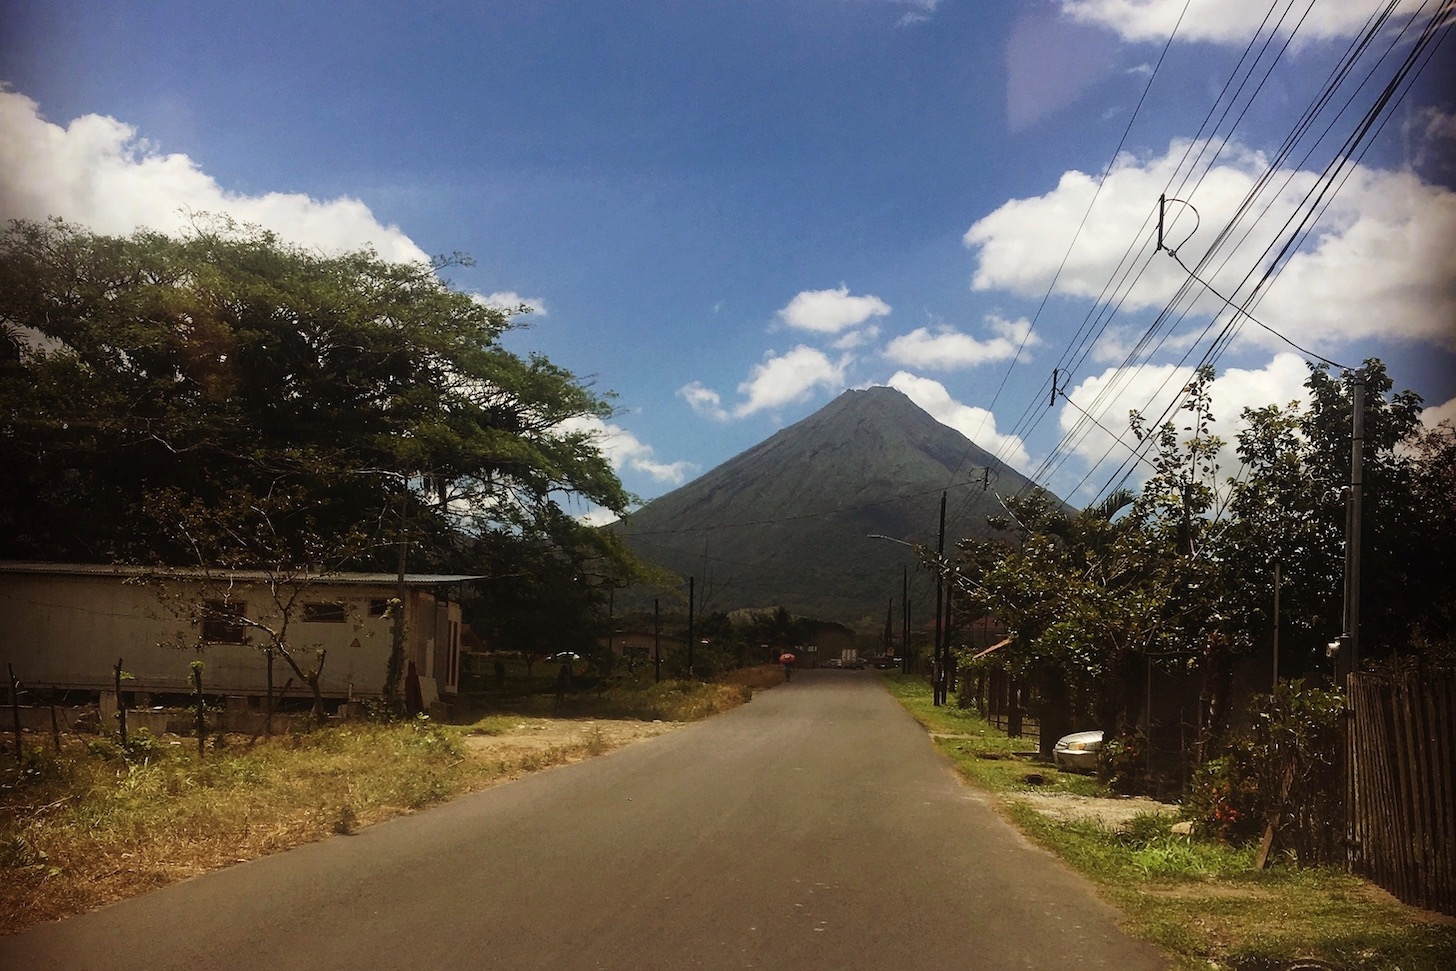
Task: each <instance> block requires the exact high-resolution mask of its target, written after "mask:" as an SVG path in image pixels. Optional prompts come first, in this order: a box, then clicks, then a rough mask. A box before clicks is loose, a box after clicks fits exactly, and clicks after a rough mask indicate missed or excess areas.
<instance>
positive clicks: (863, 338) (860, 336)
mask: <svg viewBox="0 0 1456 971" xmlns="http://www.w3.org/2000/svg"><path fill="white" fill-rule="evenodd" d="M879 336H880V329H879V328H878V327H876V326H874V325H873V324H871V325H870V326H869V327H862V328H860V329H859V330H851V331H849V332H848V333H846V334H845V335H844V336H843V337H841V338H839V339H838V340H836V341H835V342H834V344H833V347H834V349H835V350H836V351H852V350H855V349H856V348H860V347H864V346H865V345H866V344H869V343H871V342H873V341H875V340H878V339H879Z"/></svg>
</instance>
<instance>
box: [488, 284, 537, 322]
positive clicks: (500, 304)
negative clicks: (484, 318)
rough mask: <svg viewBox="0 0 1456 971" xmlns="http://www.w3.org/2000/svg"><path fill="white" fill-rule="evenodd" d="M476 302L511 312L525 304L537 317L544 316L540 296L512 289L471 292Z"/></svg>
mask: <svg viewBox="0 0 1456 971" xmlns="http://www.w3.org/2000/svg"><path fill="white" fill-rule="evenodd" d="M471 297H472V298H473V299H474V300H475V301H476V303H480V304H484V305H485V306H487V307H491V308H493V309H495V310H504V311H505V312H507V313H512V312H514V311H515V310H517V309H518V308H520V307H522V306H525V307H528V308H530V311H531V313H532V314H534V315H536V316H538V317H545V316H546V301H544V300H542V299H541V298H540V297H523V296H521V295H520V294H519V293H516V292H515V291H514V290H499V291H497V292H495V293H488V294H479V293H475V294H471Z"/></svg>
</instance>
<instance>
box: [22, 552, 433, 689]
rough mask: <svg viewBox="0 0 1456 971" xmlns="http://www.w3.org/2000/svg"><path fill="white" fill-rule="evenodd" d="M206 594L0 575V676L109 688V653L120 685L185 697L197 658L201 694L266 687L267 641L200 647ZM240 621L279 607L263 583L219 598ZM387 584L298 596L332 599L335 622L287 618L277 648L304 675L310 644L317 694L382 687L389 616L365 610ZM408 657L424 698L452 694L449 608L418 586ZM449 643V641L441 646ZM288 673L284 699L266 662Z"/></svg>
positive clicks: (294, 614)
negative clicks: (320, 663) (317, 664)
mask: <svg viewBox="0 0 1456 971" xmlns="http://www.w3.org/2000/svg"><path fill="white" fill-rule="evenodd" d="M217 596H218V594H217V591H216V587H215V586H213V587H204V586H203V585H201V584H199V583H197V582H193V581H188V580H185V579H183V580H168V581H166V582H165V583H161V584H152V583H141V582H137V581H136V580H134V579H127V578H124V577H120V576H106V575H67V574H57V573H48V574H34V573H4V572H0V674H5V673H7V672H6V669H5V667H4V665H5V664H11V665H13V666H14V669H15V676H16V677H17V678H19V679H20V680H21V681H22V682H24V683H26V684H30V685H37V686H55V687H63V688H76V689H85V690H98V691H100V690H108V689H110V688H112V686H113V674H112V670H113V667H114V666H115V664H116V661H117V659H118V658H121V659H122V667H123V670H125V671H126V672H128V673H130V674H131V675H133V679H132V680H127V681H124V682H123V684H122V690H124V691H139V692H155V693H184V692H189V691H190V690H191V682H190V678H191V668H190V664H191V662H192V661H195V660H200V661H202V662H203V663H204V665H205V668H204V670H203V689H204V690H205V691H206V692H207V693H209V694H262V693H263V692H264V691H265V690H266V686H267V664H266V655H265V653H264V651H263V650H262V649H261V648H263V647H264V646H266V644H267V643H268V638H267V636H266V635H265V634H263V633H262V632H260V631H249V632H248V633H247V635H246V636H247V641H248V643H243V644H222V643H209V644H202V643H200V629H199V626H198V624H196V623H195V622H194V621H193V620H192V619H191V618H190V616H189V611H190V608H191V606H192V605H193V604H194V603H197V602H200V601H201V600H202V599H203V598H207V599H215V598H216V597H217ZM230 596H231V599H232V600H233V601H234V602H240V603H243V604H246V605H247V611H248V614H249V615H250V616H252V617H255V618H256V619H257V620H258V621H260V622H261V623H264V624H268V625H270V626H274V625H277V624H278V623H279V621H280V617H281V612H280V610H279V609H278V608H277V606H276V605H275V603H274V598H273V596H272V594H271V593H270V592H269V590H268V588H267V586H266V585H263V584H258V583H248V582H239V583H237V584H236V585H235V586H234V587H233V588H232V590H231V592H230ZM393 596H394V589H393V587H392V586H389V585H381V584H374V585H368V584H344V583H330V582H322V581H321V582H318V583H316V584H312V585H310V586H309V587H308V588H307V590H306V591H305V592H304V594H303V595H302V597H300V600H302V601H308V602H319V603H327V602H336V601H337V602H341V603H343V604H344V607H345V613H344V620H343V621H342V622H334V621H306V620H303V619H302V614H303V611H302V610H295V611H291V612H290V622H289V625H288V628H287V642H288V644H289V646H290V648H291V649H292V650H293V652H294V654H295V656H296V657H297V658H298V660H299V662H300V666H302V667H303V668H304V669H305V670H308V669H309V668H310V667H312V665H313V664H314V660H315V651H316V649H319V648H323V649H326V650H327V651H328V657H327V660H326V662H325V664H324V673H323V691H324V694H325V695H326V696H328V697H334V698H347V697H367V696H373V695H378V694H379V693H380V691H381V690H382V688H383V684H384V678H385V668H386V665H387V663H388V658H389V651H390V646H391V643H392V631H393V628H392V625H393V621H392V620H391V619H390V618H386V617H382V616H377V611H376V612H375V613H373V614H371V611H370V604H371V601H380V600H387V599H388V598H390V597H393ZM405 624H406V645H405V654H406V659H407V660H414V661H415V664H416V669H417V671H418V672H419V674H420V678H421V686H422V688H423V689H424V692H425V695H426V697H427V699H428V698H432V697H438V696H439V695H440V694H442V693H444V694H448V693H453V692H454V691H455V689H456V686H457V684H458V679H459V644H458V636H459V626H460V607H459V605H458V604H454V603H447V602H444V601H439V602H437V600H436V598H435V596H434V594H433V593H431V592H430V591H429V590H420V589H416V590H413V591H411V593H410V596H409V597H408V598H407V600H406V612H405ZM452 637H453V639H452ZM290 677H293V678H294V686H293V688H291V689H290V694H298V693H306V692H307V688H306V686H304V685H303V684H301V683H300V682H299V680H298V679H297V677H296V676H294V675H293V672H292V670H291V669H290V668H289V667H288V665H287V663H286V662H285V661H283V659H282V658H280V657H275V658H274V661H273V682H274V685H275V687H279V688H281V687H282V685H283V684H284V682H285V681H287V680H288V679H289V678H290Z"/></svg>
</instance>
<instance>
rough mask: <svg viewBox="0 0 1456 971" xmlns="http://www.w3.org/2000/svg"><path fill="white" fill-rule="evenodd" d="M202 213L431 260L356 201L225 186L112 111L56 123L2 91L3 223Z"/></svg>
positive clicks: (93, 223) (177, 224) (158, 220)
mask: <svg viewBox="0 0 1456 971" xmlns="http://www.w3.org/2000/svg"><path fill="white" fill-rule="evenodd" d="M199 212H207V213H226V214H228V215H230V216H232V217H233V218H234V219H237V220H238V221H239V222H244V223H257V224H259V225H261V226H264V227H266V228H268V229H271V230H273V231H274V232H276V233H278V234H279V235H280V236H281V237H283V238H284V239H286V240H288V241H290V242H293V243H297V244H299V245H302V246H310V247H317V248H318V249H320V250H323V251H325V252H330V253H333V252H342V251H347V250H354V249H359V248H360V247H363V246H372V247H374V249H375V250H377V251H378V252H379V254H380V256H382V257H384V258H385V259H387V260H394V261H407V262H415V261H423V260H428V258H429V257H428V256H427V254H426V253H425V252H424V251H423V250H422V249H420V248H419V247H418V246H416V245H415V243H414V242H413V241H412V240H411V239H410V238H409V237H408V236H406V235H405V234H404V232H403V231H402V230H400V228H399V227H398V226H386V225H384V224H382V223H380V222H379V220H378V219H376V218H375V217H374V214H373V213H372V212H370V211H369V207H368V206H366V205H365V204H364V203H363V202H360V201H359V200H358V199H350V198H347V197H340V198H338V199H331V200H328V201H319V200H316V199H311V198H309V197H308V196H306V195H303V194H300V193H281V192H269V193H265V194H263V195H243V194H240V193H235V192H229V191H228V190H226V189H224V188H223V187H222V186H220V185H218V184H217V182H216V181H215V180H214V179H213V178H212V177H211V176H209V175H207V174H206V173H205V172H203V171H202V169H201V168H200V167H199V166H198V165H197V163H196V162H194V161H192V159H190V158H188V157H187V156H186V155H180V154H170V155H169V154H163V153H162V152H161V151H160V150H158V148H157V147H156V146H154V145H153V144H151V143H150V142H148V141H146V140H145V139H143V138H140V137H139V136H138V134H137V130H136V129H135V128H133V127H132V126H130V125H127V124H125V123H123V122H120V121H117V120H116V119H115V118H108V117H105V116H102V115H94V114H93V115H85V116H83V117H80V118H77V119H75V120H73V121H72V122H71V123H70V124H69V125H66V126H65V127H62V126H60V125H56V124H53V123H51V122H49V121H47V120H45V119H44V118H43V117H41V114H40V110H39V106H38V105H37V104H36V103H35V102H34V101H32V100H31V99H30V98H27V97H25V96H24V95H21V94H18V93H15V92H13V91H4V90H0V220H9V219H31V220H44V219H47V218H49V217H51V216H59V217H61V218H63V219H65V220H67V221H70V222H75V223H80V224H83V225H85V226H87V227H89V228H90V229H92V230H94V231H96V232H98V233H103V234H110V235H125V234H128V233H131V232H133V231H135V230H137V229H139V228H143V227H145V228H149V229H154V230H158V231H160V232H165V233H177V232H180V231H181V230H183V229H185V228H187V226H188V220H189V218H190V217H189V213H199Z"/></svg>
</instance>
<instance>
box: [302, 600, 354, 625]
mask: <svg viewBox="0 0 1456 971" xmlns="http://www.w3.org/2000/svg"><path fill="white" fill-rule="evenodd" d="M303 619H304V620H305V621H307V622H308V623H311V624H342V623H343V622H344V621H345V620H347V619H348V609H347V608H346V607H345V606H344V602H343V601H342V600H335V601H333V602H331V603H306V604H304V605H303Z"/></svg>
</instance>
